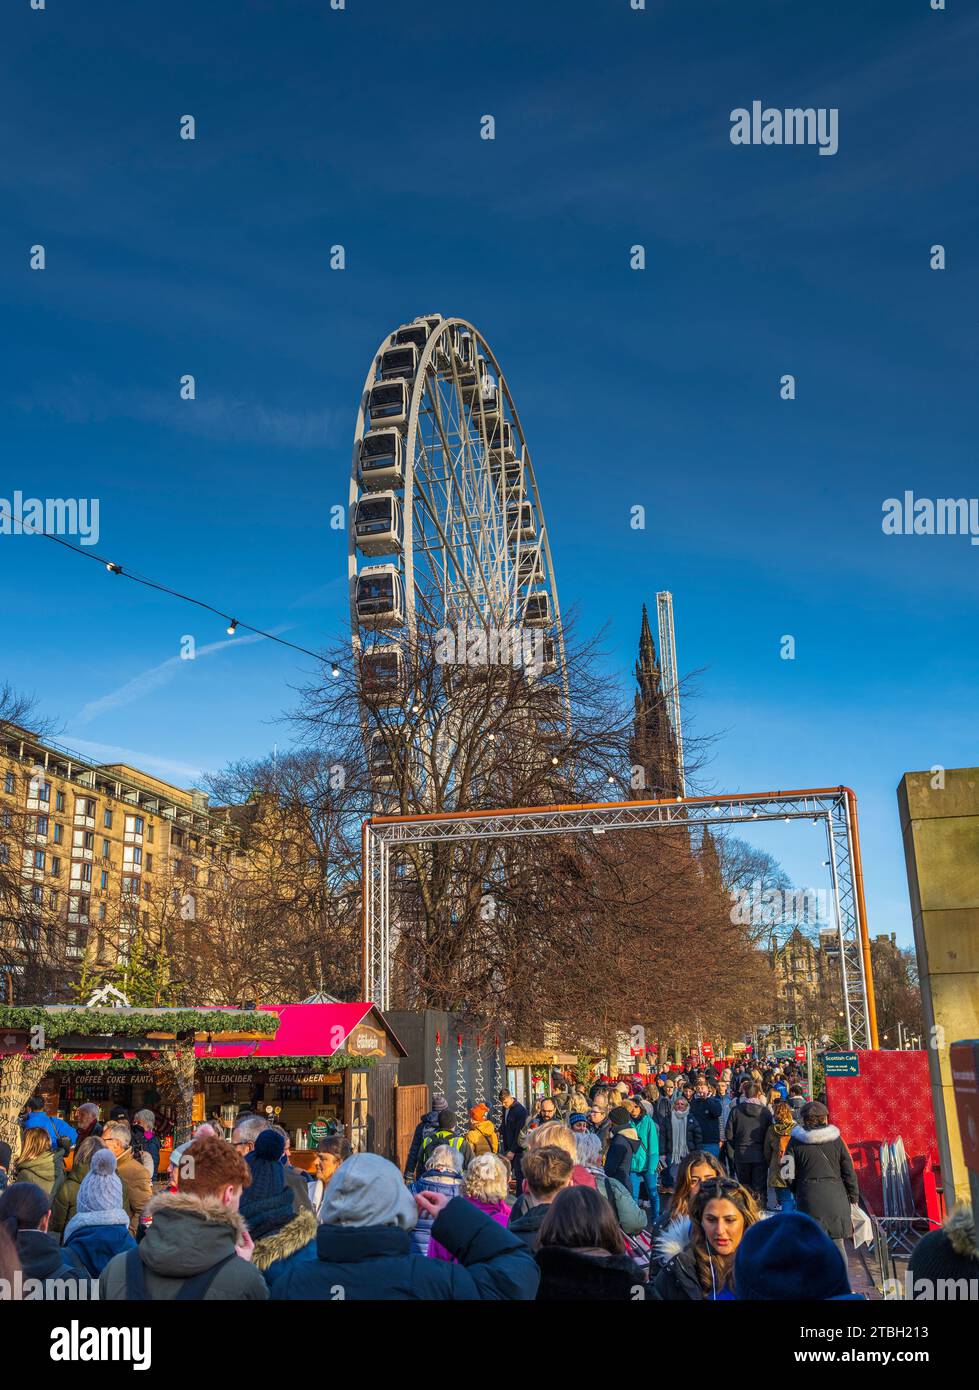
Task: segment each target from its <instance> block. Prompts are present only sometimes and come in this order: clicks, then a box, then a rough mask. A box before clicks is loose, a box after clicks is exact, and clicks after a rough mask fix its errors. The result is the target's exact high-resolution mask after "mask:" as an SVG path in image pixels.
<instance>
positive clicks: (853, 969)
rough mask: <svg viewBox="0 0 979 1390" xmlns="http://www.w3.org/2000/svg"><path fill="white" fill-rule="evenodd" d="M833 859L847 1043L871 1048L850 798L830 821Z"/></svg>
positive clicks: (839, 803) (837, 802) (834, 810)
mask: <svg viewBox="0 0 979 1390" xmlns="http://www.w3.org/2000/svg"><path fill="white" fill-rule="evenodd" d="M829 833H830V840H831V850H830V858H831V860H832V863H833V865H834V876H835V879H836V883H835V892H836V897H837V912H838V914H839V930H840V969H841V971H842V976H843V1008H844V1010H845V1011H846V1032H847V1042H848V1046H849V1048H850V1049H851V1051H852V1050H853V1049H861V1048H869V1047H870V1046H871V1029H870V1012H869V1009H868V1007H867V982H866V979H865V976H864V963H863V948H862V939H861V937H862V931H861V923H860V919H859V905H858V900H857V889H856V878H855V874H854V859H853V848H854V841H853V834H852V826H851V821H850V810H849V805H848V799H847V797H846V796H845V795H840V796H839V797H837V799H836V800H835V801H834V803H833V808H832V811H831V813H830V818H829Z"/></svg>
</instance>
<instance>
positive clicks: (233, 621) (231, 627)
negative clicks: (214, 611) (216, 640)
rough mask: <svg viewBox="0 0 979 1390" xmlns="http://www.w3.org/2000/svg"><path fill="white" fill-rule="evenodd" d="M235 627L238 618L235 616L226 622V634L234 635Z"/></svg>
mask: <svg viewBox="0 0 979 1390" xmlns="http://www.w3.org/2000/svg"><path fill="white" fill-rule="evenodd" d="M237 627H238V619H237V618H232V619H231V622H230V623H229V624H228V636H229V637H234V635H235V630H236V629H237Z"/></svg>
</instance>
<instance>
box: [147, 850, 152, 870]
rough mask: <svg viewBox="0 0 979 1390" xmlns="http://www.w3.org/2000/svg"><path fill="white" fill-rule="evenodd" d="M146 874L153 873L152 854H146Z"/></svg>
mask: <svg viewBox="0 0 979 1390" xmlns="http://www.w3.org/2000/svg"><path fill="white" fill-rule="evenodd" d="M146 872H147V873H148V874H151V873H152V872H153V856H152V854H148V855H147V856H146Z"/></svg>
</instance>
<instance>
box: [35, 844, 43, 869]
mask: <svg viewBox="0 0 979 1390" xmlns="http://www.w3.org/2000/svg"><path fill="white" fill-rule="evenodd" d="M44 860H45V854H44V850H43V849H36V850H35V851H34V867H35V869H43V868H44Z"/></svg>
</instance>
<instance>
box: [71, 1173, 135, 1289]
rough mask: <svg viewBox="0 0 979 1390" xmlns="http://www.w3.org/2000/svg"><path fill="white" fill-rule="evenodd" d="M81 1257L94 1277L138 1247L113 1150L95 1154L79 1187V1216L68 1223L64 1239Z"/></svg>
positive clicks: (77, 1208)
mask: <svg viewBox="0 0 979 1390" xmlns="http://www.w3.org/2000/svg"><path fill="white" fill-rule="evenodd" d="M62 1243H63V1245H64V1247H65V1249H66V1250H68V1249H70V1250H71V1252H72V1253H73V1254H74V1255H75V1256H76V1257H77V1258H78V1260H80V1262H81V1263H82V1264H83V1265H84V1266H85V1268H86V1269H87V1270H88V1272H89V1274H91V1276H92V1278H93V1279H97V1278H98V1277H99V1275H100V1274H101V1273H102V1271H103V1269H104V1268H105V1266H106V1265H107V1264H108V1263H109V1261H110V1260H111V1259H112V1257H113V1255H118V1254H119V1253H120V1251H123V1250H134V1249H135V1248H136V1242H135V1240H134V1239H133V1237H132V1236H131V1235H130V1233H129V1213H128V1212H127V1211H126V1210H125V1208H124V1207H123V1204H122V1179H121V1178H120V1177H119V1174H118V1172H117V1171H116V1156H115V1154H114V1153H113V1152H112V1150H111V1149H98V1150H96V1152H95V1153H94V1154H93V1155H92V1161H91V1164H90V1166H89V1170H88V1172H87V1173H86V1174H85V1176H84V1178H82V1181H81V1183H80V1184H79V1188H78V1200H77V1202H76V1204H75V1215H74V1216H73V1217H72V1218H71V1220H70V1221H69V1222H68V1224H67V1226H65V1231H64V1237H63V1241H62Z"/></svg>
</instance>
